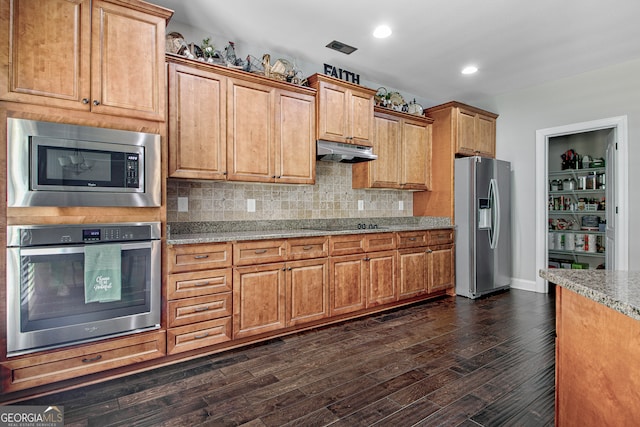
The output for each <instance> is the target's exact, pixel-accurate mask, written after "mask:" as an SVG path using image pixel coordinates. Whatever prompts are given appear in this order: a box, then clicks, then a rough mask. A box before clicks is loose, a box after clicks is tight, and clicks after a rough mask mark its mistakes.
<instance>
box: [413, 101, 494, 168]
mask: <svg viewBox="0 0 640 427" xmlns="http://www.w3.org/2000/svg"><path fill="white" fill-rule="evenodd" d="M426 113H427V116H429V117H433V118H434V119H436V120H438V119H440V118H442V119H445V120H449V122H450V123H451V126H452V129H451V135H450V138H451V143H452V144H453V145H454V146H455V153H456V154H458V155H462V156H476V155H477V156H484V157H495V156H496V119H497V118H498V115H497V114H494V113H490V112H488V111H485V110H481V109H479V108H476V107H472V106H470V105H465V104H462V103H460V102H455V101H453V102H449V103H447V104H442V105H439V106H436V107H431V108H429V109H427V112H426Z"/></svg>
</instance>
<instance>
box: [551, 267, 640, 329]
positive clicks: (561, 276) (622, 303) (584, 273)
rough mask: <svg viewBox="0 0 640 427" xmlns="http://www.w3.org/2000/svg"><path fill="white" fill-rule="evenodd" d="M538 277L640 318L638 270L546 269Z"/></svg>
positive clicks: (639, 279) (639, 274) (639, 276)
mask: <svg viewBox="0 0 640 427" xmlns="http://www.w3.org/2000/svg"><path fill="white" fill-rule="evenodd" d="M540 277H542V278H544V279H547V280H548V281H549V282H551V283H555V284H556V285H558V286H562V287H563V288H566V289H569V290H571V291H574V292H576V293H577V294H579V295H582V296H584V297H586V298H589V299H590V300H593V301H595V302H597V303H600V304H604V305H605V306H607V307H609V308H611V309H613V310H616V311H618V312H620V313H622V314H625V315H627V316H629V317H631V318H633V319H636V320H640V272H637V271H611V270H569V269H549V270H540Z"/></svg>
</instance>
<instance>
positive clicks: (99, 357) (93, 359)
mask: <svg viewBox="0 0 640 427" xmlns="http://www.w3.org/2000/svg"><path fill="white" fill-rule="evenodd" d="M100 359H102V355H101V354H99V355H97V356H95V357H89V358H84V359H82V363H92V362H97V361H98V360H100Z"/></svg>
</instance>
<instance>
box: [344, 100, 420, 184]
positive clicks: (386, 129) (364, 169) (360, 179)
mask: <svg viewBox="0 0 640 427" xmlns="http://www.w3.org/2000/svg"><path fill="white" fill-rule="evenodd" d="M432 122H433V120H432V119H429V118H427V117H421V116H415V115H410V114H406V113H400V112H395V111H389V110H386V109H381V108H378V107H376V108H375V118H374V138H373V152H374V153H375V154H377V155H378V159H377V160H374V161H371V162H363V163H357V164H354V165H353V166H352V169H353V177H352V186H353V188H394V189H404V190H428V189H429V188H430V187H431V123H432Z"/></svg>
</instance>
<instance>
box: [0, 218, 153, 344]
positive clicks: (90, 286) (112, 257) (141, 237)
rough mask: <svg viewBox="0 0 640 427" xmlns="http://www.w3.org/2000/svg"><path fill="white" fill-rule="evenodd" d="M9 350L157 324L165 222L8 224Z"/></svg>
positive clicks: (78, 340)
mask: <svg viewBox="0 0 640 427" xmlns="http://www.w3.org/2000/svg"><path fill="white" fill-rule="evenodd" d="M7 243H8V248H7V355H8V356H15V355H19V354H25V353H30V352H34V351H39V350H44V349H49V348H56V347H62V346H68V345H73V344H77V343H82V342H88V341H93V340H97V339H102V338H105V337H112V336H119V335H125V334H131V333H135V332H139V331H144V330H151V329H157V328H159V327H160V305H161V302H160V298H161V296H160V292H161V291H160V286H161V277H160V274H161V273H160V260H161V255H160V223H157V222H151V223H122V224H82V225H20V226H9V227H8V228H7Z"/></svg>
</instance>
